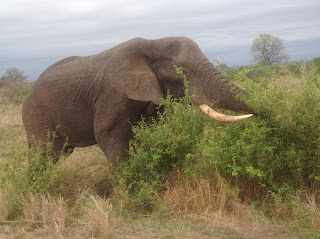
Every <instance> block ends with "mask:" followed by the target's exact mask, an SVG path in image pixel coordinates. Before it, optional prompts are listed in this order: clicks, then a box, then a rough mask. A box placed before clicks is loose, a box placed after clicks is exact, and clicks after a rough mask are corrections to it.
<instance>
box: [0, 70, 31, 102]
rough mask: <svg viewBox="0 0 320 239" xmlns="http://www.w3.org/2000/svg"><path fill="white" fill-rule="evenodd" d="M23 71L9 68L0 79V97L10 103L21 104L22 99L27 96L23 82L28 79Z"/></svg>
mask: <svg viewBox="0 0 320 239" xmlns="http://www.w3.org/2000/svg"><path fill="white" fill-rule="evenodd" d="M23 73H24V72H23V70H20V69H18V68H16V67H10V68H8V69H7V70H6V72H5V74H4V75H3V76H2V77H1V78H0V88H2V90H1V96H2V97H3V98H5V99H7V100H9V101H11V102H16V103H21V102H22V98H23V97H24V96H25V95H26V94H27V91H28V89H27V87H26V86H25V84H24V81H25V80H26V79H27V78H28V77H27V76H26V75H24V74H23Z"/></svg>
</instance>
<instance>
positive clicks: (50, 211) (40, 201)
mask: <svg viewBox="0 0 320 239" xmlns="http://www.w3.org/2000/svg"><path fill="white" fill-rule="evenodd" d="M23 208H24V210H23V218H24V220H25V222H26V223H27V224H29V225H30V226H31V227H35V228H37V227H42V228H43V229H45V230H47V231H52V232H53V233H54V234H55V235H62V233H63V230H64V229H65V228H66V220H67V217H68V211H67V205H66V201H65V200H64V199H63V198H62V197H61V196H59V197H57V198H54V197H53V196H51V195H49V194H47V195H40V196H37V195H33V194H30V195H28V197H27V199H25V201H24V202H23Z"/></svg>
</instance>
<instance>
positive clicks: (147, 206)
mask: <svg viewBox="0 0 320 239" xmlns="http://www.w3.org/2000/svg"><path fill="white" fill-rule="evenodd" d="M177 71H178V72H179V73H180V74H182V73H181V70H179V69H177ZM185 85H186V88H187V87H188V86H187V82H186V81H185ZM163 104H164V105H165V108H164V111H163V112H162V113H160V112H159V113H158V117H157V119H152V120H151V121H149V122H146V121H142V122H140V123H139V124H138V125H136V126H134V127H133V133H134V139H133V140H132V141H131V143H130V148H131V150H130V152H129V161H127V162H126V163H124V164H122V165H121V166H120V169H119V173H118V180H119V183H120V185H121V186H122V188H121V191H122V195H127V196H130V197H129V198H127V199H128V200H129V201H130V202H128V203H131V204H132V206H133V207H137V208H139V209H143V210H151V209H153V208H154V207H155V206H156V205H157V198H158V193H159V192H160V191H161V189H162V187H163V183H164V182H165V181H166V180H167V179H168V178H169V177H170V173H171V171H172V170H178V169H179V168H181V167H182V165H183V164H184V160H185V158H186V157H188V155H190V154H193V153H194V149H195V145H196V144H197V142H198V141H199V136H200V135H201V132H202V128H203V120H202V118H199V112H198V111H197V110H196V109H195V108H194V107H193V106H192V105H191V104H190V97H189V96H188V92H187V91H186V97H183V98H181V99H173V98H172V96H170V95H169V96H168V98H167V99H166V100H165V101H164V102H163Z"/></svg>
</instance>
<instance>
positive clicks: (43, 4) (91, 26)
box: [0, 0, 320, 78]
mask: <svg viewBox="0 0 320 239" xmlns="http://www.w3.org/2000/svg"><path fill="white" fill-rule="evenodd" d="M319 12H320V2H319V1H318V0H310V1H307V0H306V1H301V0H290V1H289V0H288V1H286V0H278V1H276V0H270V1H261V0H259V1H253V0H244V1H236V0H227V1H216V0H215V1H212V0H197V1H195V0H189V1H188V0H184V1H182V0H171V1H169V0H163V1H150V0H139V1H130V0H117V1H109V0H108V1H103V0H90V1H89V0H56V1H51V0H50V1H47V0H24V1H21V0H11V1H5V3H2V4H1V8H0V33H1V34H0V74H1V73H3V72H4V71H5V69H6V68H7V67H9V66H17V67H20V68H21V69H24V70H25V73H26V74H27V75H29V76H31V78H37V77H38V76H39V74H40V73H41V72H42V71H43V70H45V68H46V67H48V66H49V65H51V64H52V63H54V62H55V61H57V60H59V59H62V58H64V57H67V56H70V55H90V54H95V53H98V52H101V51H103V50H106V49H108V48H110V47H112V46H114V45H117V44H118V43H120V42H122V41H125V40H128V39H131V38H133V37H137V36H139V37H145V38H150V39H155V38H161V37H166V36H181V35H184V36H188V37H190V38H192V39H194V40H195V41H196V42H197V43H198V45H199V46H200V48H201V49H202V50H203V51H204V53H205V54H206V55H207V56H208V58H209V59H213V58H215V59H218V60H219V61H222V62H224V63H226V64H228V65H242V64H250V56H249V49H250V45H251V43H252V41H253V40H254V38H256V37H257V36H258V35H259V34H260V33H270V34H272V35H275V36H278V37H280V38H282V39H283V40H284V41H285V44H286V46H287V52H288V53H289V55H291V59H292V60H299V59H300V58H307V59H312V58H313V57H316V56H320V48H319V47H318V46H319V43H320V15H319Z"/></svg>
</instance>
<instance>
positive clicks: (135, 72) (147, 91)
mask: <svg viewBox="0 0 320 239" xmlns="http://www.w3.org/2000/svg"><path fill="white" fill-rule="evenodd" d="M121 55H122V57H120V56H121ZM124 55H125V56H123V54H120V56H118V57H115V59H113V64H111V67H112V69H110V74H109V77H110V81H111V86H112V87H115V88H116V89H117V90H118V91H120V92H124V93H125V94H126V95H127V96H128V97H129V98H130V99H133V100H141V101H152V102H153V103H155V104H157V105H159V104H160V103H161V101H162V99H163V98H164V94H163V93H162V90H161V87H160V84H159V82H158V79H157V77H156V75H155V74H154V72H153V70H152V69H151V66H150V65H149V63H148V60H147V58H146V57H137V56H136V55H135V54H133V55H131V54H130V55H129V56H128V55H126V54H124Z"/></svg>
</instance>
